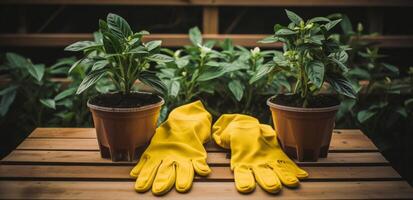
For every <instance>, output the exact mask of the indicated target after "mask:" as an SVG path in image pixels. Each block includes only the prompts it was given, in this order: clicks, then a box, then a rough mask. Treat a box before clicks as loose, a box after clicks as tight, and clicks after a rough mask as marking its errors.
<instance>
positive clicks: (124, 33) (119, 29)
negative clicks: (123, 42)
mask: <svg viewBox="0 0 413 200" xmlns="http://www.w3.org/2000/svg"><path fill="white" fill-rule="evenodd" d="M106 21H107V24H108V27H109V29H110V30H112V31H113V33H114V34H115V35H116V36H117V37H118V38H125V39H126V38H128V37H129V36H132V30H131V28H130V26H129V24H128V22H127V21H126V20H125V19H123V18H122V17H121V16H119V15H116V14H113V13H109V14H108V16H107V18H106Z"/></svg>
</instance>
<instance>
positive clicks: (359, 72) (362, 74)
mask: <svg viewBox="0 0 413 200" xmlns="http://www.w3.org/2000/svg"><path fill="white" fill-rule="evenodd" d="M346 75H347V76H348V77H355V78H357V79H366V80H368V79H370V77H371V76H370V74H369V72H368V71H367V70H365V69H362V68H360V67H356V68H353V69H351V70H350V71H348V72H347V74H346Z"/></svg>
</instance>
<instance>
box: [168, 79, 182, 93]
mask: <svg viewBox="0 0 413 200" xmlns="http://www.w3.org/2000/svg"><path fill="white" fill-rule="evenodd" d="M180 88H181V84H180V83H179V81H177V80H172V81H171V83H170V85H169V88H168V89H169V95H170V96H172V97H176V96H178V94H179V90H180Z"/></svg>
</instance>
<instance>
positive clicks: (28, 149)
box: [0, 128, 413, 200]
mask: <svg viewBox="0 0 413 200" xmlns="http://www.w3.org/2000/svg"><path fill="white" fill-rule="evenodd" d="M206 149H207V150H208V151H209V152H208V163H209V165H210V167H211V169H212V173H211V174H210V175H209V176H208V177H200V176H195V179H194V184H193V188H192V189H191V191H190V192H189V193H187V194H179V193H177V192H176V191H171V192H170V193H169V194H167V195H166V196H165V197H167V198H170V199H196V198H199V199H214V200H216V199H217V198H219V199H243V198H248V199H274V198H277V199H298V198H304V199H366V198H376V199H392V198H393V199H394V198H397V199H403V198H404V199H411V198H413V189H412V188H411V187H410V186H409V185H408V184H407V183H406V182H405V181H403V179H402V178H401V177H400V175H399V174H398V173H397V172H396V171H395V170H394V169H393V168H392V167H391V166H390V165H389V163H388V161H387V160H386V159H385V158H384V157H383V156H382V155H381V154H380V153H379V152H378V150H377V148H376V146H375V145H374V144H373V143H372V142H371V141H370V140H369V139H368V138H367V137H366V136H365V135H364V134H363V133H362V132H360V131H359V130H334V133H333V138H332V143H331V151H330V153H329V155H328V157H327V158H322V159H320V160H319V161H318V162H298V165H299V166H301V167H302V168H303V169H305V170H306V171H307V172H308V173H309V174H310V176H309V178H308V179H306V180H303V181H302V183H301V186H300V188H298V189H288V188H283V190H282V192H281V193H280V194H278V195H271V194H268V193H266V192H264V191H262V190H261V189H260V188H259V187H257V189H256V191H255V192H254V193H252V194H250V195H241V194H240V193H238V192H236V190H235V187H234V183H233V181H234V179H233V173H232V172H231V170H230V168H229V161H230V160H229V157H228V155H227V153H226V152H225V150H223V149H221V148H219V147H217V146H216V145H215V144H213V143H208V144H207V145H206ZM135 164H136V161H135V162H111V161H110V160H108V159H103V158H101V157H100V153H99V151H98V148H97V142H96V134H95V130H94V129H92V128H37V129H36V130H34V131H33V133H32V134H30V136H29V137H28V139H26V140H25V141H24V142H23V143H22V144H21V145H19V146H18V148H17V149H16V150H14V151H13V152H12V153H10V154H9V155H8V156H6V157H5V158H4V159H3V160H1V161H0V199H113V198H115V199H158V198H159V197H155V196H153V195H152V194H151V193H150V192H147V193H143V194H139V193H136V192H134V190H133V185H134V181H135V180H134V178H132V177H130V176H129V172H130V170H131V168H132V167H133V166H134V165H135Z"/></svg>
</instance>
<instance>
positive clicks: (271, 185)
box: [252, 166, 282, 193]
mask: <svg viewBox="0 0 413 200" xmlns="http://www.w3.org/2000/svg"><path fill="white" fill-rule="evenodd" d="M252 170H253V172H254V176H255V180H257V182H258V184H259V185H260V186H261V188H262V189H264V190H265V191H267V192H270V193H277V192H279V191H280V190H281V188H282V186H281V182H280V180H279V179H278V178H277V176H276V174H275V173H274V172H273V171H272V170H271V168H269V166H258V167H254V168H253V169H252Z"/></svg>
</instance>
